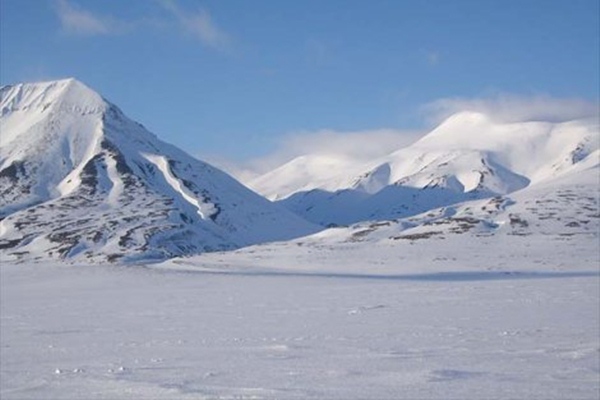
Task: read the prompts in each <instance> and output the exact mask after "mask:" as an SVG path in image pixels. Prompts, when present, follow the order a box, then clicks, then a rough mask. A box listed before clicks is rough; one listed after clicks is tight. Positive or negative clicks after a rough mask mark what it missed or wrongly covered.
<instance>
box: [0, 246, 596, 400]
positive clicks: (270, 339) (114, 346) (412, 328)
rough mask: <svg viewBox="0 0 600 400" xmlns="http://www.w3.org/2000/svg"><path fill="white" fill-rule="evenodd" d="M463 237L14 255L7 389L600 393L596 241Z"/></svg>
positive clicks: (357, 395) (9, 268) (7, 305)
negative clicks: (104, 255)
mask: <svg viewBox="0 0 600 400" xmlns="http://www.w3.org/2000/svg"><path fill="white" fill-rule="evenodd" d="M452 238H453V239H448V240H447V242H446V243H445V244H444V243H435V244H434V243H431V242H430V243H426V241H421V242H419V241H416V242H415V243H414V244H412V245H411V244H409V243H404V244H400V245H399V244H397V243H396V244H394V245H390V244H389V243H387V244H386V243H373V244H370V245H369V246H365V245H362V244H359V245H357V244H356V243H355V244H353V245H348V244H346V245H329V246H310V245H308V244H305V245H301V246H299V245H297V244H291V245H289V244H284V243H280V244H277V245H275V244H273V245H264V246H257V247H254V248H247V249H242V250H239V251H236V252H228V253H206V254H204V255H202V256H199V257H197V258H194V259H182V260H176V261H170V262H168V263H166V264H163V265H156V264H153V266H152V267H151V268H146V267H143V266H130V267H128V268H123V267H121V266H111V267H103V266H91V267H90V266H87V267H85V266H72V265H70V266H65V265H45V266H44V267H43V268H40V266H39V265H23V264H21V265H16V264H8V265H7V264H4V265H2V268H0V274H1V276H0V277H1V279H0V285H1V286H0V289H1V291H0V295H1V302H0V307H1V309H0V311H1V313H0V316H1V319H0V322H1V324H0V328H1V332H0V333H1V335H0V350H1V354H0V355H1V358H0V360H1V362H0V383H1V385H0V397H1V398H2V399H81V398H86V399H132V398H135V399H174V398H177V399H203V398H206V399H232V398H236V399H330V398H331V399H339V398H344V399H403V398H405V399H414V398H423V399H449V398H452V399H454V398H456V399H458V398H460V399H482V398H514V399H565V398H569V399H597V397H598V391H599V390H600V359H599V357H600V353H599V352H600V340H599V339H598V338H599V337H600V336H599V335H600V303H599V296H600V293H599V292H600V276H599V272H598V269H597V265H598V248H597V247H595V248H590V246H589V244H590V243H589V242H585V241H584V242H581V241H578V240H574V241H570V242H568V241H567V242H561V241H554V240H549V241H543V240H538V241H532V240H531V239H530V238H529V239H524V238H523V237H521V236H507V237H505V238H504V239H505V240H503V241H502V242H501V244H496V243H495V242H493V241H491V240H488V241H486V240H482V241H480V242H474V241H473V240H471V239H472V238H467V236H466V235H464V236H460V235H455V236H453V237H452ZM530 246H531V247H533V251H532V249H531V248H530ZM432 248H435V251H433V250H432Z"/></svg>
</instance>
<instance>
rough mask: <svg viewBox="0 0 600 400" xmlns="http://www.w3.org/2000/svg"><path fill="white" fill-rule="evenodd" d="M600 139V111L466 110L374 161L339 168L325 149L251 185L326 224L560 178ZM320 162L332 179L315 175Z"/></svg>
mask: <svg viewBox="0 0 600 400" xmlns="http://www.w3.org/2000/svg"><path fill="white" fill-rule="evenodd" d="M599 142H600V130H599V126H598V121H597V119H585V120H577V121H570V122H563V123H549V122H520V123H510V124H503V123H497V122H493V121H492V120H491V119H490V118H488V117H487V116H485V115H483V114H479V113H474V112H462V113H458V114H456V115H453V116H452V117H450V118H448V120H446V121H445V122H444V123H442V124H441V125H440V126H438V127H437V128H436V129H434V130H433V131H431V132H430V133H429V134H427V135H426V136H424V137H423V138H422V139H420V140H419V141H417V142H416V143H414V144H413V145H411V146H408V147H406V148H402V149H400V150H397V151H395V152H393V153H391V154H390V155H389V156H386V157H383V158H381V159H377V160H374V161H373V162H370V163H367V164H366V165H354V166H351V165H350V164H349V163H348V162H345V163H344V164H343V165H342V166H341V167H340V168H338V169H332V168H330V167H328V166H327V163H326V162H324V161H323V160H326V157H325V156H321V157H314V156H305V157H304V158H302V159H296V160H292V161H291V162H290V163H288V164H285V165H283V166H281V167H279V168H278V169H276V170H274V171H272V172H269V173H267V174H266V175H264V176H263V177H259V178H257V179H255V180H253V181H252V182H249V186H250V187H252V188H253V189H255V190H256V191H258V192H259V193H262V194H263V195H265V196H267V197H268V198H271V199H273V200H277V201H278V202H279V203H280V204H283V205H284V206H286V207H287V208H289V209H290V210H292V211H294V212H296V213H297V214H299V215H301V216H303V217H305V218H307V219H309V220H310V221H313V222H315V223H319V224H321V225H325V226H327V225H332V224H333V225H347V224H352V223H356V222H359V221H366V220H389V219H395V218H403V217H408V216H412V215H416V214H419V213H422V212H425V211H427V210H429V209H433V208H438V207H443V206H448V205H451V204H454V203H459V202H464V201H468V200H474V199H483V198H491V197H494V196H497V195H505V194H508V193H512V192H514V191H516V190H519V189H523V188H525V187H528V186H530V185H535V184H538V183H541V182H545V181H548V180H551V179H554V178H556V177H559V176H560V175H561V174H564V173H568V172H569V171H570V170H571V169H572V168H573V167H574V166H575V165H576V164H578V163H579V162H581V161H583V160H585V159H587V158H591V159H595V160H596V161H598V148H599V146H600V144H599ZM335 160H336V159H335V158H334V159H333V161H335ZM346 161H347V160H346ZM307 163H308V164H309V165H306V164H307ZM298 164H301V165H303V168H298ZM306 170H308V171H310V173H309V174H306V173H305V171H306ZM317 170H320V171H324V173H323V176H324V177H327V178H328V179H325V180H323V179H322V180H315V179H312V176H314V175H317V172H316V171H317ZM334 171H336V172H337V176H333V172H334Z"/></svg>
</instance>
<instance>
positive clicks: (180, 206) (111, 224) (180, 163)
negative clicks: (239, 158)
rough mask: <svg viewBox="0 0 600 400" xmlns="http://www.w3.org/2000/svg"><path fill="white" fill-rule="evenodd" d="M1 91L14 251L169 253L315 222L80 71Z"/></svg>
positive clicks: (1, 184) (9, 246)
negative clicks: (194, 151) (196, 154)
mask: <svg viewBox="0 0 600 400" xmlns="http://www.w3.org/2000/svg"><path fill="white" fill-rule="evenodd" d="M0 94H1V95H0V98H1V105H0V113H1V120H0V129H1V132H2V135H1V139H0V218H1V219H2V220H1V222H0V250H1V251H2V258H4V259H11V258H19V259H36V258H41V259H44V258H46V257H48V256H49V257H56V258H69V259H73V258H78V259H90V258H91V259H109V260H117V259H137V258H142V259H147V258H151V259H152V258H157V259H162V258H166V257H171V256H174V255H185V254H194V253H198V252H203V251H209V250H216V249H231V248H237V247H240V246H244V245H248V244H253V243H260V242H265V241H271V240H285V239H290V238H294V237H298V236H301V235H304V234H307V233H311V232H315V231H316V228H315V227H314V226H312V225H311V224H309V223H307V222H306V221H304V220H302V219H301V218H299V217H297V216H295V215H293V214H292V213H290V212H288V211H287V210H285V209H283V208H282V207H280V206H277V205H274V204H272V203H270V202H268V201H267V200H265V199H264V198H262V197H260V196H258V195H256V194H255V193H253V192H251V191H249V190H248V189H246V188H245V187H244V186H242V185H241V184H239V183H238V182H237V181H235V180H234V179H233V178H231V177H229V176H228V175H226V174H225V173H223V172H221V171H220V170H218V169H216V168H214V167H212V166H210V165H208V164H206V163H203V162H201V161H198V160H196V159H194V158H192V157H190V156H189V155H187V154H186V153H184V152H183V151H181V150H179V149H177V148H175V147H173V146H171V145H168V144H166V143H164V142H162V141H160V140H159V139H157V138H156V136H154V135H153V134H151V133H149V132H148V131H147V130H146V129H145V128H144V127H143V126H142V125H140V124H138V123H136V122H134V121H131V120H129V119H128V118H127V117H126V116H125V115H124V114H123V113H122V112H121V111H120V110H119V109H118V108H117V107H116V106H114V105H112V104H110V103H109V102H107V101H105V100H104V99H103V98H102V97H101V96H100V95H98V94H97V93H95V92H94V91H92V90H91V89H89V88H88V87H86V86H85V85H83V84H82V83H80V82H78V81H76V80H74V79H67V80H60V81H54V82H44V83H35V84H19V85H14V86H5V87H2V89H1V92H0Z"/></svg>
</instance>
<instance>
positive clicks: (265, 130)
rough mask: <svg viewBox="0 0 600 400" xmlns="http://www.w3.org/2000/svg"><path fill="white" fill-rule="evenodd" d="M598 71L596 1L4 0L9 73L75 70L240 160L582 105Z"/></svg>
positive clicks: (0, 52)
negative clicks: (474, 116) (450, 122)
mask: <svg viewBox="0 0 600 400" xmlns="http://www.w3.org/2000/svg"><path fill="white" fill-rule="evenodd" d="M599 71H600V1H599V0H501V1H500V0H370V1H368V0H303V1H281V0H253V1H247V0H214V1H211V0H197V1H196V0H102V1H98V0H0V83H1V84H2V85H5V84H11V83H17V82H23V81H27V82H32V81H44V80H52V79H60V78H66V77H75V78H77V79H79V80H80V81H82V82H84V83H85V84H87V85H88V86H90V87H91V88H93V89H95V90H96V91H98V92H99V93H100V94H102V95H103V96H104V97H105V98H107V99H108V100H110V101H111V102H113V103H115V104H117V105H118V106H119V107H120V108H121V109H122V110H123V111H124V112H125V114H127V115H128V116H129V117H131V118H132V119H134V120H137V121H139V122H141V123H143V124H144V125H145V126H146V127H147V128H148V129H149V130H151V131H152V132H154V133H156V134H157V135H158V136H159V137H160V138H161V139H163V140H165V141H167V142H170V143H173V144H175V145H177V146H179V147H181V148H183V149H184V150H186V151H187V152H188V153H190V154H192V155H195V156H197V157H200V158H204V159H208V160H209V161H213V162H215V163H217V164H222V165H223V166H227V165H228V166H230V167H231V168H232V169H235V168H236V167H235V166H236V165H238V166H239V165H246V166H254V167H256V168H259V167H258V166H260V168H268V167H272V166H273V165H274V164H277V163H280V162H282V161H284V159H285V158H289V157H292V156H294V155H297V154H298V152H299V151H303V152H305V151H311V149H312V150H314V151H323V149H326V150H327V151H335V150H336V148H337V147H340V146H339V144H340V143H342V142H343V143H346V146H341V147H344V148H349V147H352V146H349V145H348V143H350V142H352V143H354V144H355V148H354V150H353V154H355V153H357V152H356V148H358V149H361V148H363V147H368V148H369V149H370V150H369V151H366V152H365V154H366V153H369V154H368V156H372V154H371V153H377V152H378V151H379V152H384V151H386V152H391V151H392V150H394V149H396V148H400V147H401V146H402V145H405V144H408V143H409V142H410V141H412V140H414V138H415V137H417V136H418V135H419V134H421V133H422V132H424V131H426V130H427V129H429V128H430V127H431V126H432V125H433V124H435V123H436V122H439V120H440V119H441V118H443V117H444V116H447V115H448V114H450V113H452V112H458V111H461V110H465V109H476V110H481V111H486V112H495V111H497V110H500V112H499V115H501V116H502V118H505V119H507V120H526V119H535V118H538V119H539V118H548V119H551V120H563V119H569V118H574V117H580V116H582V115H585V114H589V113H590V110H592V111H591V112H594V111H593V110H597V108H598V101H599V98H600V93H599V91H600V72H599ZM302 138H304V139H305V142H304V143H306V146H299V143H300V142H302ZM367 144H368V145H369V146H366V145H367ZM374 144H378V148H379V150H378V151H375V149H374V147H377V146H374ZM365 156H366V155H365ZM357 157H358V156H357ZM264 160H271V161H270V163H264V162H262V163H261V161H264ZM267 164H268V165H267Z"/></svg>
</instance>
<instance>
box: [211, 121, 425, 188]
mask: <svg viewBox="0 0 600 400" xmlns="http://www.w3.org/2000/svg"><path fill="white" fill-rule="evenodd" d="M420 136H421V132H416V131H399V130H394V129H376V130H366V131H352V132H340V131H334V130H326V129H325V130H319V131H316V132H315V131H307V132H296V133H291V134H288V135H285V136H283V138H282V139H280V140H279V143H278V146H277V148H276V150H275V151H274V152H272V153H271V154H269V155H267V156H265V157H260V158H255V159H252V160H249V161H247V162H244V163H236V162H233V161H231V160H226V159H223V158H214V157H212V158H211V157H205V159H206V160H207V161H208V162H211V163H213V164H214V165H216V166H218V167H220V168H222V169H224V170H225V171H227V172H229V173H230V174H232V175H233V176H235V177H236V178H238V179H239V180H241V181H242V182H248V181H250V180H251V179H252V178H255V177H257V176H259V175H262V174H264V173H266V172H268V171H271V170H273V169H275V168H277V167H278V166H280V165H283V164H284V163H286V162H288V161H290V160H292V159H294V158H296V157H298V156H301V155H306V154H318V155H330V156H339V157H346V158H350V159H353V160H354V161H356V163H361V162H368V161H370V160H372V159H374V158H377V157H381V156H384V155H386V154H389V153H391V152H393V151H395V150H398V149H400V148H402V147H404V146H407V145H409V144H411V143H412V142H414V141H415V140H417V139H418V138H419V137H420ZM201 158H202V157H201Z"/></svg>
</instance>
